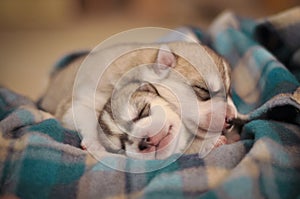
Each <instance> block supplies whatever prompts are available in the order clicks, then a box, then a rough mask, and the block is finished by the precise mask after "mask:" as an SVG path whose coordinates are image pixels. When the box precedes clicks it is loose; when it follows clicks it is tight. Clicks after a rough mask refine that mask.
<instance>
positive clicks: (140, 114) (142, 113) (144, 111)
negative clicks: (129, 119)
mask: <svg viewBox="0 0 300 199" xmlns="http://www.w3.org/2000/svg"><path fill="white" fill-rule="evenodd" d="M149 115H150V104H148V103H146V104H145V105H144V106H142V108H141V109H140V110H139V112H138V115H137V117H135V118H134V119H133V122H136V121H138V120H140V119H143V118H145V117H148V116H149Z"/></svg>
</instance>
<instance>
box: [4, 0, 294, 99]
mask: <svg viewBox="0 0 300 199" xmlns="http://www.w3.org/2000/svg"><path fill="white" fill-rule="evenodd" d="M295 5H299V0H226V1H218V0H209V1H201V0H186V1H182V0H163V1H162V0H111V1H104V0H26V1H24V0H1V1H0V84H1V85H4V86H6V87H8V88H10V89H13V90H14V91H16V92H18V93H21V94H23V95H26V96H28V97H30V98H32V99H33V100H36V99H37V98H38V96H40V95H41V94H42V93H43V91H44V90H45V87H46V86H47V82H48V75H49V73H50V71H51V68H52V66H53V64H54V63H55V62H56V61H57V60H58V59H59V58H60V57H61V56H63V55H64V54H66V53H68V52H72V51H74V50H80V49H92V48H93V47H95V46H96V45H98V44H99V43H100V42H101V41H103V40H104V39H106V38H108V37H110V36H111V35H113V34H116V33H119V32H121V31H124V30H128V29H131V28H137V27H145V26H158V27H164V28H171V29H172V28H176V27H179V26H182V25H187V24H191V25H196V26H199V27H202V28H204V29H205V28H206V27H207V26H208V25H209V24H210V23H211V21H212V20H213V19H214V18H215V17H216V16H217V15H218V14H220V13H221V12H222V11H224V10H225V9H227V10H228V9H229V10H232V11H234V12H235V13H237V14H239V15H242V16H245V17H250V18H255V19H257V18H262V17H265V16H268V15H271V14H275V13H277V12H280V11H283V10H285V9H288V8H291V7H293V6H295Z"/></svg>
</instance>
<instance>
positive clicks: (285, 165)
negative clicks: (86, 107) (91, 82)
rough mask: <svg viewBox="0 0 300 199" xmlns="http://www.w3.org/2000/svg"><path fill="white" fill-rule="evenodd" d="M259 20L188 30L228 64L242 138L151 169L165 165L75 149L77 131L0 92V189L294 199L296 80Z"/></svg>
mask: <svg viewBox="0 0 300 199" xmlns="http://www.w3.org/2000/svg"><path fill="white" fill-rule="evenodd" d="M280 16H282V15H280ZM280 16H278V17H280ZM295 19H296V18H295ZM299 22H300V19H299V20H298V18H297V20H295V21H293V23H291V22H289V23H288V24H285V25H286V26H281V27H284V28H287V27H289V26H294V25H293V24H295V23H297V24H299ZM261 26H262V23H261V21H260V22H257V21H254V20H250V19H244V18H242V17H238V16H236V15H234V14H233V13H230V12H226V13H224V14H222V15H220V17H218V18H217V19H216V20H215V21H214V23H213V24H212V25H211V26H210V28H209V29H208V30H207V31H202V30H201V29H199V28H195V27H194V28H193V29H191V31H194V32H195V34H196V35H198V37H199V39H200V40H201V41H202V42H203V43H206V44H207V45H210V46H211V47H212V48H213V49H214V50H216V51H217V52H218V53H219V54H221V55H222V56H224V57H225V58H226V59H227V60H228V61H229V63H230V64H231V66H232V74H233V83H232V89H233V90H232V95H233V100H234V102H235V104H236V105H237V108H238V110H239V112H241V113H242V114H244V117H245V120H247V124H245V125H244V126H243V128H242V131H241V135H242V140H241V141H239V142H236V143H233V144H229V145H223V146H221V147H218V148H216V149H214V150H212V151H211V152H210V153H209V154H208V156H206V157H205V158H199V156H198V154H192V155H183V156H181V157H176V158H175V159H174V157H175V156H173V157H170V158H169V159H168V160H167V161H169V163H168V164H166V165H164V166H163V167H161V168H160V169H155V170H151V171H149V168H151V167H155V166H158V167H159V165H163V164H164V161H162V160H145V161H134V160H131V159H127V158H124V157H123V158H122V157H119V156H112V155H111V154H109V153H105V154H104V155H103V157H101V159H100V160H99V159H98V160H97V159H95V158H94V157H93V156H91V155H90V154H89V153H88V152H86V151H83V150H81V149H80V147H79V146H80V137H79V135H78V133H77V132H75V131H71V130H68V129H65V128H63V127H62V126H61V124H60V123H59V122H58V121H57V120H56V119H55V118H53V117H52V116H51V115H49V114H48V113H45V112H43V111H42V110H39V109H38V108H37V106H36V105H35V103H33V102H32V101H31V100H29V99H27V98H26V97H23V96H20V95H19V94H17V93H14V92H13V91H10V90H8V89H6V88H0V133H1V135H0V154H1V155H0V195H2V196H8V195H9V196H11V195H13V196H15V197H18V198H119V197H120V198H210V199H211V198H286V199H291V198H299V197H300V190H299V185H300V125H299V124H300V88H299V81H298V80H297V78H296V75H295V74H294V73H293V70H289V69H288V68H287V67H286V64H285V63H284V62H280V61H278V59H279V58H278V57H277V55H276V53H274V52H271V51H269V50H267V48H265V47H263V46H262V44H264V42H263V41H262V40H264V39H268V38H266V37H264V36H261V37H260V39H259V40H257V34H258V32H259V31H260V30H259V29H260V28H261ZM280 30H281V31H283V29H280ZM257 31H258V32H257ZM299 34H300V33H297V36H299ZM202 36H203V37H205V39H202V38H201V37H202ZM172 158H173V159H172ZM114 168H129V169H128V170H127V171H130V168H139V172H135V173H134V172H124V171H122V170H117V169H114ZM143 171H149V172H143Z"/></svg>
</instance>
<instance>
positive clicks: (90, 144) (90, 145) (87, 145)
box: [81, 138, 105, 152]
mask: <svg viewBox="0 0 300 199" xmlns="http://www.w3.org/2000/svg"><path fill="white" fill-rule="evenodd" d="M81 148H82V149H83V150H85V151H88V152H94V151H105V148H104V147H103V146H102V145H101V144H100V142H99V141H98V140H97V139H92V138H83V140H82V141H81Z"/></svg>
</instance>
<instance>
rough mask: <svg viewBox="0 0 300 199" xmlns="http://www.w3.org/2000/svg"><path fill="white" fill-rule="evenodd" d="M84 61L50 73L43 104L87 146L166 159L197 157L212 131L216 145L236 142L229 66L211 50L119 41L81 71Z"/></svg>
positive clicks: (180, 44)
mask: <svg viewBox="0 0 300 199" xmlns="http://www.w3.org/2000/svg"><path fill="white" fill-rule="evenodd" d="M182 53H183V54H182ZM183 55H187V56H186V57H184V56H183ZM84 58H85V57H82V58H81V59H78V60H77V61H75V62H73V63H71V64H70V65H69V66H67V67H65V68H64V69H62V70H60V71H58V72H57V73H56V74H54V75H53V78H52V80H51V82H50V85H49V88H48V90H47V92H46V94H45V96H44V97H43V99H42V100H41V103H40V105H41V107H42V108H43V109H45V110H47V111H49V112H50V113H52V114H54V115H55V116H56V117H57V118H58V119H59V120H60V121H61V122H62V124H63V125H64V126H65V127H67V128H71V129H76V130H78V131H79V132H80V134H81V136H82V147H83V148H84V149H87V150H89V151H93V152H95V151H101V150H107V151H109V152H113V153H119V154H125V155H126V156H129V157H134V158H141V159H164V158H166V157H168V156H170V155H172V154H174V153H183V152H185V153H197V152H199V150H200V147H201V143H203V141H204V140H205V138H206V137H207V135H209V134H210V133H219V134H220V135H221V136H219V138H218V139H217V141H216V142H215V143H214V146H215V147H217V146H219V145H221V144H226V143H231V142H234V141H237V140H238V139H239V135H238V134H236V133H233V131H232V129H233V125H232V123H231V121H232V119H234V118H235V117H237V110H236V108H235V106H234V104H233V102H232V100H231V97H230V95H229V93H230V67H229V65H228V64H227V62H226V61H225V60H224V59H223V58H222V57H220V56H218V55H217V54H216V53H214V51H212V50H211V49H209V48H208V47H206V46H202V45H199V44H196V43H187V42H172V43H165V44H121V45H117V46H113V47H109V48H107V49H102V50H101V51H96V52H92V53H91V54H90V55H89V56H88V57H87V59H86V61H84V62H83V64H81V67H79V66H80V63H81V62H82V60H83V59H84ZM93 58H94V61H90V62H89V60H92V59H93ZM191 60H192V61H191ZM193 61H195V62H194V63H191V62H193ZM195 64H197V65H201V66H200V67H198V69H197V66H196V67H195ZM199 69H200V71H199Z"/></svg>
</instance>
